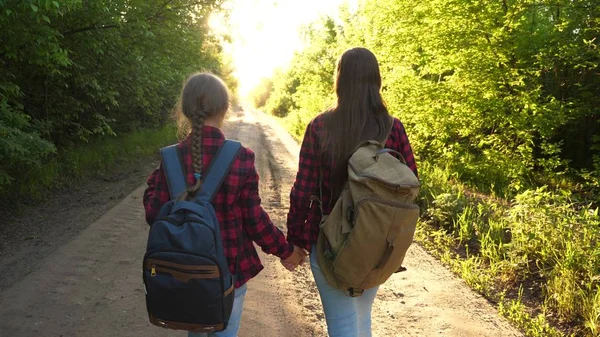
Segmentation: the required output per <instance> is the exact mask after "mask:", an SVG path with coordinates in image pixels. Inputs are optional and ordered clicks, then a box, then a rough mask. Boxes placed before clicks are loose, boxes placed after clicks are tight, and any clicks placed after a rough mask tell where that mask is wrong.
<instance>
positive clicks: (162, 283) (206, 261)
mask: <svg viewBox="0 0 600 337" xmlns="http://www.w3.org/2000/svg"><path fill="white" fill-rule="evenodd" d="M175 261H177V262H175ZM221 275H222V274H221V271H220V270H219V266H218V265H217V263H216V261H214V259H212V258H211V257H209V256H202V255H191V254H187V253H174V252H160V253H154V254H151V255H149V256H147V257H146V258H145V259H144V283H145V286H146V300H147V303H146V304H147V307H148V312H151V313H153V316H154V319H155V320H158V321H162V322H181V323H184V324H188V325H197V326H203V327H206V329H207V330H206V331H211V329H217V330H218V329H221V328H222V324H223V323H224V322H226V319H225V318H228V316H229V314H228V312H226V310H225V309H226V307H227V306H228V303H227V300H229V299H230V296H229V295H230V294H231V293H232V292H233V287H230V289H224V286H223V285H224V283H223V279H222V277H221ZM174 324H175V323H174ZM211 327H212V328H211Z"/></svg>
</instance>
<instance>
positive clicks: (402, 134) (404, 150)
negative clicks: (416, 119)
mask: <svg viewBox="0 0 600 337" xmlns="http://www.w3.org/2000/svg"><path fill="white" fill-rule="evenodd" d="M396 122H397V123H398V124H399V126H400V127H399V129H398V136H399V137H398V140H399V142H400V144H398V148H399V150H400V153H401V154H402V156H403V157H404V159H405V160H406V165H407V166H408V167H410V169H411V170H412V171H413V172H414V173H415V175H416V176H417V178H418V177H419V172H418V170H417V163H416V162H415V156H414V154H413V151H412V147H411V146H410V142H409V140H408V136H407V135H406V130H405V129H404V125H403V124H402V122H400V120H396Z"/></svg>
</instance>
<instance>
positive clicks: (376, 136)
mask: <svg viewBox="0 0 600 337" xmlns="http://www.w3.org/2000/svg"><path fill="white" fill-rule="evenodd" d="M380 90H381V75H380V72H379V65H378V63H377V59H376V57H375V55H373V53H371V52H370V51H369V50H367V49H365V48H353V49H349V50H347V51H346V52H344V53H343V55H342V56H341V58H340V59H339V61H338V64H337V71H336V81H335V92H336V94H337V103H336V104H335V105H334V106H333V107H331V108H330V109H328V110H327V111H325V112H324V113H322V114H320V115H318V116H317V117H315V118H314V119H313V120H312V121H311V122H310V123H309V125H308V126H307V128H306V133H305V135H304V140H303V141H302V146H301V150H300V161H299V162H300V163H299V168H298V173H297V175H296V181H295V183H294V186H293V187H292V191H291V193H290V210H289V213H288V218H287V227H288V241H289V242H291V243H293V244H294V245H296V246H299V247H302V248H304V249H306V250H309V251H311V254H310V266H311V269H312V272H313V276H314V278H315V282H316V284H317V288H318V290H319V294H320V296H321V302H322V303H323V309H324V311H325V318H326V321H327V329H328V332H329V336H331V337H359V336H360V337H368V336H371V308H372V305H373V301H374V299H375V296H376V294H377V288H372V289H367V290H365V291H364V293H363V295H362V296H360V297H348V296H346V294H345V293H344V292H343V291H342V290H337V289H335V288H333V287H331V286H330V285H329V284H328V283H327V280H326V278H325V276H324V275H323V272H322V270H321V268H320V267H319V264H318V262H317V257H316V254H315V245H316V243H317V238H318V235H319V223H320V220H321V211H320V209H319V205H318V203H316V202H314V203H313V202H311V196H313V195H319V194H320V193H319V181H322V182H321V188H322V199H321V204H322V207H323V212H324V214H329V213H330V212H331V209H332V207H333V205H334V204H335V203H336V201H337V199H338V198H339V196H340V194H341V191H342V189H343V187H344V185H345V184H346V182H347V180H348V171H347V166H348V160H349V158H350V156H351V155H352V153H353V152H354V150H355V149H356V148H357V147H358V146H359V144H361V143H363V142H364V141H366V140H378V141H381V142H383V143H385V147H386V148H389V149H392V150H395V151H398V152H399V153H400V154H401V155H402V156H403V157H404V159H405V160H406V163H407V165H408V166H409V167H410V168H411V169H412V170H413V172H414V173H415V174H417V167H416V164H415V160H414V156H413V153H412V149H411V146H410V143H409V141H408V137H407V136H406V132H405V130H404V126H403V125H402V123H401V122H400V120H399V119H397V118H392V117H391V116H390V114H389V112H388V110H387V108H386V106H385V104H384V102H383V99H382V97H381V93H380ZM386 137H387V139H386ZM284 265H286V267H288V269H291V268H292V267H293V266H291V265H289V264H288V263H285V262H284Z"/></svg>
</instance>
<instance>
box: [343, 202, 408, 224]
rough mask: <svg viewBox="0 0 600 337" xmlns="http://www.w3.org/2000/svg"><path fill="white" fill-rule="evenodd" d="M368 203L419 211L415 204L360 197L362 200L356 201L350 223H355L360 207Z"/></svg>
mask: <svg viewBox="0 0 600 337" xmlns="http://www.w3.org/2000/svg"><path fill="white" fill-rule="evenodd" d="M368 201H373V202H376V203H378V204H384V205H388V206H393V207H398V208H406V209H420V208H419V206H418V205H415V204H407V203H403V202H397V201H389V200H385V199H381V198H378V197H362V198H360V199H358V201H356V206H355V207H354V210H353V213H354V214H353V219H352V223H355V222H356V219H357V218H358V213H359V212H360V205H361V204H363V203H365V202H368Z"/></svg>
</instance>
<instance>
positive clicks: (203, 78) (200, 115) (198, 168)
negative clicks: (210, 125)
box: [175, 73, 229, 192]
mask: <svg viewBox="0 0 600 337" xmlns="http://www.w3.org/2000/svg"><path fill="white" fill-rule="evenodd" d="M228 109H229V90H228V89H227V85H226V84H225V82H223V80H221V79H220V78H219V77H217V76H215V75H213V74H210V73H195V74H192V75H191V76H190V77H188V78H187V80H186V81H185V83H184V85H183V90H182V91H181V96H180V98H179V102H178V104H177V106H176V107H175V117H176V119H177V125H178V129H179V133H180V135H184V134H185V135H187V134H190V133H191V139H190V141H191V147H192V163H193V167H194V173H197V174H199V175H201V174H202V127H203V126H204V120H205V119H206V118H209V117H214V116H224V115H225V113H226V112H227V110H228ZM201 184H202V179H197V180H196V185H195V186H194V188H193V189H192V190H191V191H190V192H197V191H198V189H199V188H200V185H201Z"/></svg>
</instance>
